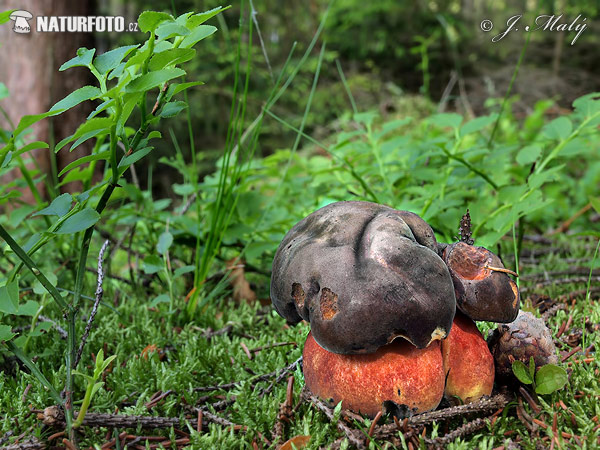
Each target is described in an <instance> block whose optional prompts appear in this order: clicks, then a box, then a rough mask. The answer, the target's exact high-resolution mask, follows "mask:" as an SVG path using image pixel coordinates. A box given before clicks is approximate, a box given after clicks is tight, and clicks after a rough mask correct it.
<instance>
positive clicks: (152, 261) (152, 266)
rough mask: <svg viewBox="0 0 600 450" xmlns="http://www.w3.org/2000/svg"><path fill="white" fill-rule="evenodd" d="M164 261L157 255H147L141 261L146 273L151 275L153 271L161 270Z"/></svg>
mask: <svg viewBox="0 0 600 450" xmlns="http://www.w3.org/2000/svg"><path fill="white" fill-rule="evenodd" d="M164 268H165V267H164V262H163V260H162V259H160V258H159V257H158V255H149V256H146V257H145V258H144V261H143V263H142V269H143V270H144V273H145V274H146V275H152V274H154V273H157V272H160V271H161V270H163V269H164Z"/></svg>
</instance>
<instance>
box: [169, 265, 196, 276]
mask: <svg viewBox="0 0 600 450" xmlns="http://www.w3.org/2000/svg"><path fill="white" fill-rule="evenodd" d="M194 270H196V267H195V266H193V265H187V266H183V267H178V268H177V269H175V272H173V279H175V278H179V277H180V276H182V275H185V274H186V273H190V272H193V271H194Z"/></svg>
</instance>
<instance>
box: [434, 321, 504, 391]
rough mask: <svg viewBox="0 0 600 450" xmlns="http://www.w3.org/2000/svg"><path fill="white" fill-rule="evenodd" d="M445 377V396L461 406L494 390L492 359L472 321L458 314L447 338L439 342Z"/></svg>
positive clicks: (485, 343)
mask: <svg viewBox="0 0 600 450" xmlns="http://www.w3.org/2000/svg"><path fill="white" fill-rule="evenodd" d="M442 357H443V360H444V372H445V373H446V388H445V390H444V394H445V396H446V398H448V400H450V401H451V402H452V401H453V399H454V398H456V397H458V398H460V399H461V400H462V401H463V402H464V403H470V402H474V401H476V400H479V399H480V398H481V397H483V396H484V395H490V394H491V393H492V389H493V387H494V357H493V356H492V354H491V353H490V351H489V349H488V345H487V342H486V341H485V339H484V338H483V336H482V335H481V332H480V331H479V329H478V328H477V325H475V322H473V321H472V320H471V319H469V318H468V317H467V316H465V315H464V314H462V313H461V312H459V311H457V312H456V316H454V323H453V324H452V329H451V330H450V334H448V337H447V338H446V339H444V340H443V341H442Z"/></svg>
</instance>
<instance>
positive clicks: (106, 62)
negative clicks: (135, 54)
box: [94, 45, 139, 75]
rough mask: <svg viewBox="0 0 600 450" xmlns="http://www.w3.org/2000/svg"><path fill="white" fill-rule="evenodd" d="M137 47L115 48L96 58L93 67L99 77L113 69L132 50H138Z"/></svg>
mask: <svg viewBox="0 0 600 450" xmlns="http://www.w3.org/2000/svg"><path fill="white" fill-rule="evenodd" d="M138 47H139V45H126V46H124V47H117V48H115V49H113V50H110V51H108V52H106V53H102V54H101V55H98V56H96V59H95V60H94V67H96V69H97V70H98V72H100V75H104V74H106V73H107V72H108V71H109V70H112V69H114V68H115V67H117V66H118V65H119V64H121V61H123V58H125V57H126V56H127V55H128V54H129V53H130V52H131V51H132V50H133V49H135V48H138Z"/></svg>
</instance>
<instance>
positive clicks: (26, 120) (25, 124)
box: [13, 110, 62, 138]
mask: <svg viewBox="0 0 600 450" xmlns="http://www.w3.org/2000/svg"><path fill="white" fill-rule="evenodd" d="M61 112H62V110H58V111H48V112H45V113H41V114H34V115H26V116H23V117H21V120H20V121H19V124H18V125H17V128H15V130H14V131H13V136H14V137H15V138H16V137H18V136H19V135H20V134H21V133H22V132H23V131H25V130H26V129H27V128H29V127H30V126H31V125H33V124H34V123H36V122H39V121H40V120H42V119H45V118H46V117H50V116H56V115H58V114H60V113H61Z"/></svg>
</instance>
